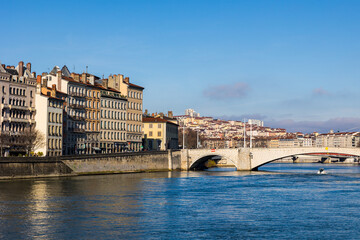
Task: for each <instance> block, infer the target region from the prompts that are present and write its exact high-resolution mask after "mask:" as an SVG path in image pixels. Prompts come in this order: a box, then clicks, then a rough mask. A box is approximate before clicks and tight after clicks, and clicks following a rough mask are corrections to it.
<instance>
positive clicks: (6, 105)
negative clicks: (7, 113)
mask: <svg viewBox="0 0 360 240" xmlns="http://www.w3.org/2000/svg"><path fill="white" fill-rule="evenodd" d="M1 108H10V105H9V104H7V103H5V104H4V103H2V104H1Z"/></svg>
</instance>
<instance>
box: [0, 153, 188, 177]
mask: <svg viewBox="0 0 360 240" xmlns="http://www.w3.org/2000/svg"><path fill="white" fill-rule="evenodd" d="M180 166H181V154H180V151H156V152H134V153H113V154H95V155H76V156H61V157H7V158H0V179H9V178H31V177H57V176H76V175H86V174H110V173H130V172H146V171H172V170H180Z"/></svg>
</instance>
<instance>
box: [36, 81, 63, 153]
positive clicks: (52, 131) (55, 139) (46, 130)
mask: <svg viewBox="0 0 360 240" xmlns="http://www.w3.org/2000/svg"><path fill="white" fill-rule="evenodd" d="M35 98H36V110H37V114H36V116H35V120H36V123H37V129H38V130H39V131H40V132H41V133H42V134H43V135H44V137H45V145H44V147H42V148H40V149H37V151H36V152H37V153H39V152H42V153H43V154H44V156H60V155H62V142H63V137H62V136H63V130H62V127H63V103H64V100H63V99H61V98H59V94H58V95H57V94H56V88H55V85H54V86H53V88H52V89H48V88H47V87H41V85H40V81H39V82H38V85H37V89H36V96H35Z"/></svg>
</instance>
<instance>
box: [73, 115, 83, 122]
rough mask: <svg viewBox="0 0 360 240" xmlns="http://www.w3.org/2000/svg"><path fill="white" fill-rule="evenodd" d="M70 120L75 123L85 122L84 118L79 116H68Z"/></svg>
mask: <svg viewBox="0 0 360 240" xmlns="http://www.w3.org/2000/svg"><path fill="white" fill-rule="evenodd" d="M70 118H71V119H72V120H75V121H85V118H84V117H80V116H71V115H70Z"/></svg>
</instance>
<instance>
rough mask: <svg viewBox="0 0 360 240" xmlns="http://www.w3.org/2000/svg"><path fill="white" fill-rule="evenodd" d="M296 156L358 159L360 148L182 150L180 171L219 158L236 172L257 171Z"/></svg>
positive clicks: (191, 168) (195, 167)
mask: <svg viewBox="0 0 360 240" xmlns="http://www.w3.org/2000/svg"><path fill="white" fill-rule="evenodd" d="M298 155H314V156H324V157H326V156H327V157H329V156H333V157H334V156H335V157H336V156H342V157H351V156H354V157H359V156H360V148H327V147H320V148H317V147H297V148H228V149H183V150H181V169H182V170H193V169H197V168H199V167H200V166H202V165H203V164H204V163H205V162H206V161H207V160H209V159H211V158H213V157H215V156H220V157H222V158H225V159H227V160H228V161H231V162H232V163H234V165H235V167H236V168H237V170H257V168H258V167H260V166H262V165H264V164H267V163H270V162H273V161H275V160H279V159H281V158H285V157H294V156H298Z"/></svg>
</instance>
